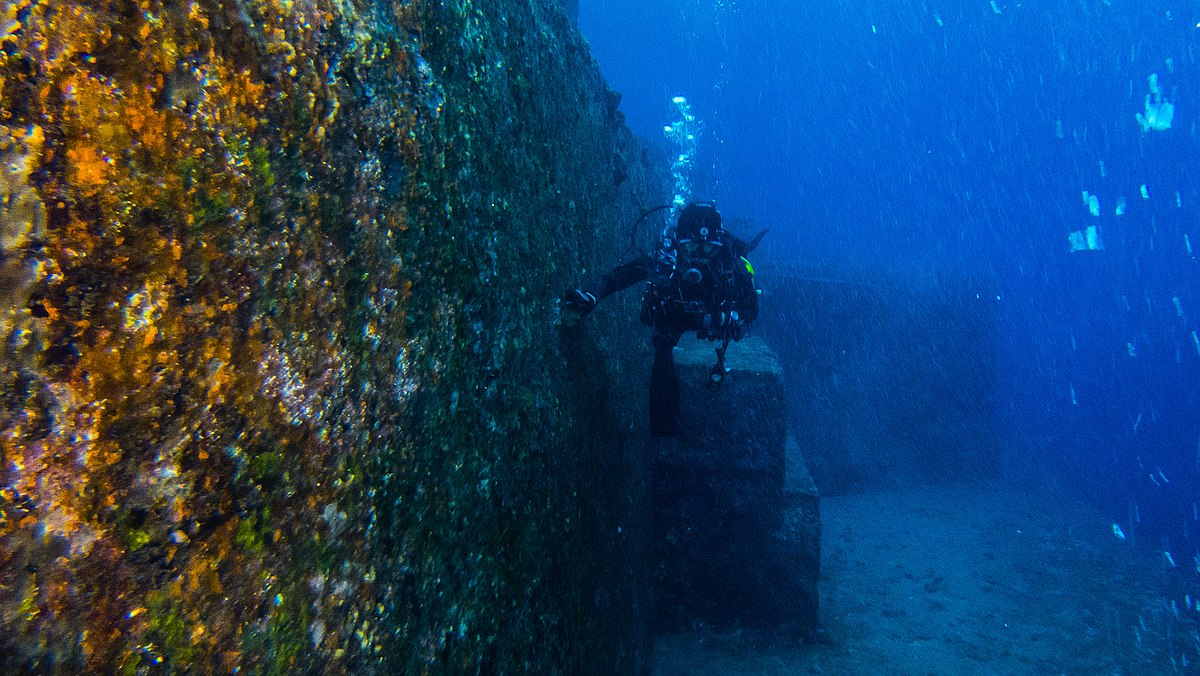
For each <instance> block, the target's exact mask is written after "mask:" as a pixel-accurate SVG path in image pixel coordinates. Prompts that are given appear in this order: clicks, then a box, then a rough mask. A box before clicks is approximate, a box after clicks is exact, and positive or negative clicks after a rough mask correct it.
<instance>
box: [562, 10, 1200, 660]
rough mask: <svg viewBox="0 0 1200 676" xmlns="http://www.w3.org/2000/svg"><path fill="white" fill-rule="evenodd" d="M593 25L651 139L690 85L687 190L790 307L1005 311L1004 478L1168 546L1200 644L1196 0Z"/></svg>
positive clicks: (609, 15) (1157, 550) (625, 106)
mask: <svg viewBox="0 0 1200 676" xmlns="http://www.w3.org/2000/svg"><path fill="white" fill-rule="evenodd" d="M580 27H581V30H582V31H583V33H584V35H585V36H586V38H587V39H588V41H589V42H590V44H591V47H592V51H593V53H594V55H595V57H596V59H597V60H598V61H599V63H600V66H601V69H602V71H603V72H604V73H605V76H606V78H607V80H608V82H609V85H610V86H611V87H612V88H613V89H614V90H616V91H618V92H620V93H621V94H622V99H621V110H622V111H624V113H625V115H626V119H627V122H628V124H629V125H630V126H631V128H632V129H633V130H634V131H635V132H636V133H637V134H639V135H640V136H642V137H643V138H645V139H647V140H648V141H650V142H658V143H662V144H664V145H665V147H668V148H670V147H671V146H670V145H669V143H668V142H667V141H666V140H664V135H663V128H664V125H669V124H671V122H672V120H673V119H674V117H675V116H676V115H677V111H676V109H675V106H674V105H673V104H672V99H673V97H676V96H683V97H686V99H687V101H688V102H689V103H690V105H691V111H692V113H693V114H694V115H695V117H696V118H697V119H698V120H699V121H700V123H701V124H702V125H703V126H702V130H701V133H700V134H699V136H698V140H697V144H696V159H695V170H694V173H693V179H692V180H693V189H694V194H693V196H694V197H697V198H709V199H714V200H716V201H717V203H718V205H719V206H720V208H721V210H722V212H723V213H724V214H725V215H726V218H727V219H734V220H735V221H736V219H739V218H745V219H749V220H750V221H752V222H753V223H754V224H755V225H756V226H757V227H770V228H771V233H770V234H769V235H768V237H767V239H766V240H765V241H764V243H763V246H762V250H761V251H760V252H758V253H757V256H758V258H756V261H755V263H756V266H757V267H758V268H759V278H760V280H761V285H762V286H763V287H764V289H766V293H767V294H768V295H765V296H764V298H767V297H770V298H772V299H773V300H774V301H775V304H776V309H777V308H778V307H779V304H780V302H787V300H786V299H784V300H783V301H780V299H779V295H778V294H770V291H771V287H772V284H773V282H774V281H775V277H773V276H774V275H781V274H782V273H783V272H784V271H787V272H788V274H801V275H809V276H812V277H819V278H821V279H831V278H833V279H835V280H836V281H838V282H839V283H850V284H864V285H878V284H887V283H888V281H887V280H890V283H892V284H899V285H912V286H914V287H920V286H923V285H934V286H936V287H939V289H940V292H941V293H943V294H944V295H945V296H954V295H955V294H965V296H964V299H960V300H962V302H964V303H965V302H968V301H970V302H973V303H975V305H974V306H973V307H974V309H973V310H972V312H978V313H980V314H981V315H987V316H988V317H989V318H990V319H991V320H992V321H994V322H995V324H994V335H993V336H992V337H990V338H989V339H988V341H987V343H988V344H980V345H977V346H963V347H965V348H966V349H976V348H977V349H978V350H979V351H980V352H981V353H985V354H987V359H988V361H989V363H990V364H991V365H992V368H994V373H993V375H994V390H993V397H992V398H991V399H990V400H989V401H987V402H985V404H986V405H987V406H988V407H989V408H990V412H991V416H990V417H991V424H992V425H993V426H994V428H993V431H994V433H995V437H996V440H997V443H998V444H999V445H1000V446H1001V450H1000V452H999V455H998V459H997V463H998V466H997V467H996V471H997V473H998V474H1003V475H1006V476H1009V477H1016V478H1022V479H1027V478H1034V477H1036V478H1037V479H1038V480H1045V481H1047V482H1049V483H1050V484H1052V485H1054V486H1056V487H1058V488H1059V489H1061V490H1063V491H1064V492H1065V493H1064V494H1065V495H1069V496H1078V497H1079V499H1080V500H1082V501H1086V502H1088V503H1090V504H1092V505H1094V506H1095V507H1096V508H1097V509H1098V513H1099V514H1101V515H1106V516H1101V517H1099V518H1098V521H1099V519H1103V520H1104V521H1103V522H1098V523H1097V524H1094V525H1095V526H1096V527H1097V528H1102V529H1104V530H1106V531H1107V530H1109V529H1111V535H1109V537H1110V538H1111V539H1113V541H1114V542H1119V543H1121V546H1127V547H1130V548H1140V549H1142V550H1144V551H1146V552H1149V553H1151V554H1152V555H1153V558H1152V559H1151V560H1152V561H1154V562H1155V565H1156V566H1158V567H1159V568H1161V569H1162V575H1163V576H1164V579H1169V580H1170V581H1171V584H1172V585H1174V586H1173V589H1175V590H1176V591H1177V592H1178V593H1177V594H1176V595H1175V596H1172V597H1170V598H1167V597H1164V598H1162V599H1161V607H1162V608H1165V609H1167V610H1166V611H1164V612H1167V613H1169V614H1171V615H1173V616H1174V617H1175V618H1176V619H1177V620H1178V621H1179V622H1181V623H1182V624H1184V625H1186V627H1185V629H1187V631H1186V634H1187V636H1188V638H1187V639H1186V640H1185V641H1183V643H1187V644H1191V643H1192V642H1193V639H1192V638H1191V636H1192V634H1193V633H1194V632H1193V631H1191V629H1190V628H1188V627H1191V626H1193V625H1194V624H1195V622H1196V621H1197V620H1200V602H1198V601H1196V597H1197V595H1196V594H1195V592H1194V590H1195V589H1196V587H1195V580H1196V577H1197V573H1198V572H1200V542H1197V537H1198V535H1197V531H1198V528H1200V508H1198V507H1197V502H1198V501H1200V394H1198V389H1200V388H1198V385H1200V338H1198V333H1197V332H1198V331H1200V276H1198V275H1200V262H1198V261H1197V258H1196V255H1197V253H1200V162H1198V160H1197V158H1200V140H1198V137H1197V116H1196V107H1197V103H1196V101H1197V91H1198V90H1197V88H1198V87H1200V69H1198V66H1197V63H1196V58H1197V52H1198V51H1200V5H1198V4H1197V3H1194V2H1160V1H1152V2H1131V1H1126V0H1082V1H1078V0H1071V1H1066V0H1051V1H1049V2H1011V1H1005V0H990V1H989V0H971V1H970V2H953V3H938V2H929V1H927V0H923V1H917V0H912V1H910V0H883V1H875V2H866V3H862V2H845V1H836V0H831V1H829V2H820V3H797V2H790V1H785V0H664V1H663V2H657V3H642V2H629V1H618V0H590V1H588V0H585V1H584V2H582V3H581V5H580ZM656 140H657V141H656ZM947 279H955V280H966V281H960V282H958V283H954V284H949V283H945V282H944V280H947ZM938 292H939V290H938V289H935V290H934V293H938ZM968 296H969V297H968ZM771 312H772V309H771V307H770V306H769V305H768V306H766V309H764V315H769V314H770V313H771ZM934 329H936V326H935V327H934ZM794 344H795V345H800V346H803V345H804V344H805V339H804V337H803V336H801V337H799V338H797V339H796V340H795V341H794ZM786 359H787V356H786V355H785V360H786ZM793 405H794V406H799V407H804V406H806V405H814V406H815V405H816V404H815V403H813V402H809V403H805V402H800V403H798V404H796V403H794V404H793ZM925 422H926V423H928V424H930V425H937V424H938V422H937V421H936V420H927V421H925ZM801 443H802V444H803V443H804V442H803V441H801ZM811 464H812V460H811V458H810V466H811ZM941 469H943V470H944V469H946V468H941ZM951 469H952V468H951ZM975 469H976V468H969V469H968V468H963V472H962V478H963V479H964V480H969V479H972V478H973V477H972V476H971V475H972V472H973V471H974V470H975ZM816 474H818V471H817V469H816V468H814V475H816ZM818 483H820V477H818ZM823 488H825V487H823ZM826 492H827V488H826ZM1176 596H1177V598H1176ZM1144 630H1145V626H1144V625H1143V626H1142V627H1141V629H1140V630H1139V631H1137V632H1133V631H1131V632H1129V633H1128V634H1122V635H1121V638H1120V639H1119V640H1121V641H1124V640H1126V639H1128V642H1129V643H1130V644H1132V643H1134V640H1135V639H1134V634H1135V633H1136V642H1137V643H1138V644H1139V645H1140V642H1141V639H1142V632H1143V631H1144ZM1179 635H1180V636H1182V635H1183V633H1180V634H1179ZM1181 641H1182V639H1181ZM1198 646H1200V644H1197V645H1196V646H1190V647H1189V648H1188V650H1190V651H1191V654H1192V656H1193V657H1194V655H1195V652H1196V648H1197V647H1198ZM1185 652H1186V651H1185V650H1184V649H1182V648H1180V649H1178V650H1177V653H1178V655H1173V656H1172V663H1173V664H1175V665H1176V668H1178V669H1182V670H1185V671H1186V669H1187V668H1188V667H1187V666H1186V665H1187V664H1188V662H1187V661H1186V660H1187V657H1186V656H1185V655H1184V654H1183V653H1185ZM1176 657H1179V659H1180V660H1181V661H1178V662H1176V661H1175V660H1176ZM1194 661H1195V660H1194V659H1193V664H1192V666H1194Z"/></svg>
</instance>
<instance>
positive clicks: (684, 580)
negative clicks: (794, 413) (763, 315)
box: [654, 337, 820, 638]
mask: <svg viewBox="0 0 1200 676" xmlns="http://www.w3.org/2000/svg"><path fill="white" fill-rule="evenodd" d="M714 345H715V344H714V343H709V342H704V341H698V340H694V339H692V338H690V337H685V338H684V339H683V341H681V343H680V347H679V348H677V349H676V350H675V360H676V366H677V370H678V375H679V380H680V394H681V396H682V399H683V416H682V422H683V434H682V436H681V437H680V438H679V439H677V440H674V439H671V440H660V441H656V442H655V444H654V448H655V465H654V509H655V554H656V565H655V578H656V582H657V587H656V593H657V596H656V599H655V601H656V604H657V606H658V620H659V626H660V629H662V630H666V631H670V630H678V629H681V628H687V627H691V626H694V625H695V624H696V623H705V624H711V625H717V626H725V627H730V626H735V625H736V626H741V627H751V628H756V629H761V630H769V631H771V632H778V633H779V634H780V635H781V636H785V637H792V638H801V637H804V636H805V635H806V634H809V633H810V632H811V631H812V630H814V629H816V627H817V624H818V613H817V609H818V598H817V576H818V573H819V570H820V519H819V502H818V498H817V492H816V487H815V486H814V485H813V483H812V479H811V478H810V477H809V475H808V470H807V469H806V468H805V465H804V459H803V456H802V453H801V452H800V448H799V447H798V446H797V445H796V444H795V443H794V442H791V440H789V439H788V436H787V434H788V426H787V406H786V404H785V401H784V396H785V395H784V384H783V372H782V369H781V368H780V364H779V360H778V358H777V357H776V355H775V353H774V352H772V351H771V349H770V348H768V347H767V345H766V344H765V343H764V342H763V341H762V339H761V338H757V337H750V338H747V339H745V340H743V341H741V342H738V343H731V344H730V346H729V351H728V353H727V354H726V367H728V368H729V369H730V372H729V373H728V375H727V376H726V378H725V380H724V382H723V383H722V384H721V385H720V386H719V387H711V386H710V385H709V373H710V371H711V369H712V367H713V364H714V363H715V362H716V355H715V353H714V350H713V347H714Z"/></svg>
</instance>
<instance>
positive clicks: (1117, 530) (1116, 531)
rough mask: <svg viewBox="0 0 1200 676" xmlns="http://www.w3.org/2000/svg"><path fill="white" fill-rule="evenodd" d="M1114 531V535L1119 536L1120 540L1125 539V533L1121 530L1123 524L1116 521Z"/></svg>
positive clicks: (1113, 526)
mask: <svg viewBox="0 0 1200 676" xmlns="http://www.w3.org/2000/svg"><path fill="white" fill-rule="evenodd" d="M1112 531H1113V535H1115V536H1117V539H1118V540H1124V539H1125V531H1123V530H1121V524H1119V523H1116V522H1115V521H1114V522H1113V525H1112Z"/></svg>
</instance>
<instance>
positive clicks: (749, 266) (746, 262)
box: [742, 256, 754, 277]
mask: <svg viewBox="0 0 1200 676" xmlns="http://www.w3.org/2000/svg"><path fill="white" fill-rule="evenodd" d="M742 263H744V264H745V265H746V272H749V273H750V276H751V277H753V276H754V266H753V265H750V261H748V260H746V257H745V256H742Z"/></svg>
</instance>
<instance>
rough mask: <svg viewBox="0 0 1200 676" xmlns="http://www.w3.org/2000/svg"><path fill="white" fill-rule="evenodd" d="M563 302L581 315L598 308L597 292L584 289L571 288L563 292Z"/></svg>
mask: <svg viewBox="0 0 1200 676" xmlns="http://www.w3.org/2000/svg"><path fill="white" fill-rule="evenodd" d="M562 304H563V305H564V306H566V307H567V308H570V309H571V310H574V311H575V312H578V313H579V314H581V315H586V314H587V313H589V312H591V311H592V310H595V309H596V294H594V293H591V292H588V291H584V290H583V289H571V290H570V291H568V292H566V293H565V294H563V297H562Z"/></svg>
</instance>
